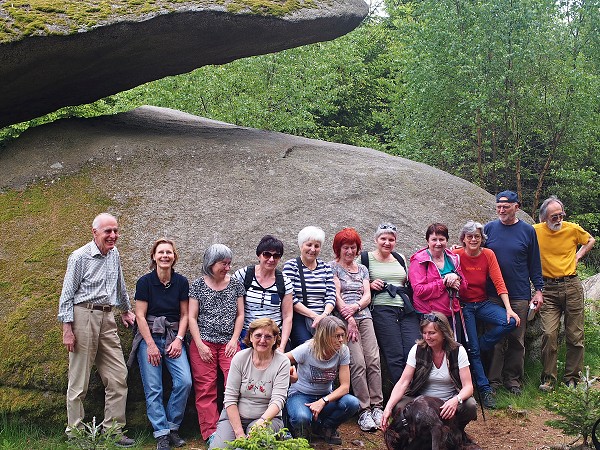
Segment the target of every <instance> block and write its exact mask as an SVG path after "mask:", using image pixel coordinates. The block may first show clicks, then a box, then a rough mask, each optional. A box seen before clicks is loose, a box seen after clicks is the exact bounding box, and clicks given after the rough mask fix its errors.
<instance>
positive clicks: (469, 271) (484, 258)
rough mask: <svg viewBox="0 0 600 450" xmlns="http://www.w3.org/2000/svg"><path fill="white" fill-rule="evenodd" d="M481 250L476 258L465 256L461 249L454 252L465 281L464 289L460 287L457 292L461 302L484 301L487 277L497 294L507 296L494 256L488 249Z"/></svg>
mask: <svg viewBox="0 0 600 450" xmlns="http://www.w3.org/2000/svg"><path fill="white" fill-rule="evenodd" d="M481 250H482V251H481V253H480V254H479V256H476V257H471V256H469V255H467V254H466V252H465V250H464V249H463V248H459V249H457V250H455V253H456V254H457V255H460V267H461V268H462V270H463V273H464V275H465V277H466V279H467V287H466V289H464V288H463V287H462V285H461V289H460V291H459V295H460V299H461V301H463V302H467V303H473V302H481V301H483V300H486V299H487V292H486V282H487V279H488V277H489V278H490V279H491V280H492V282H493V283H494V286H495V287H496V291H497V292H498V294H508V290H507V289H506V285H505V284H504V279H503V278H502V272H500V266H499V265H498V260H497V259H496V255H495V254H494V252H493V251H492V250H490V249H489V248H482V249H481Z"/></svg>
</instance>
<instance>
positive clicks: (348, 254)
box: [340, 243, 358, 265]
mask: <svg viewBox="0 0 600 450" xmlns="http://www.w3.org/2000/svg"><path fill="white" fill-rule="evenodd" d="M357 256H358V246H357V245H356V243H354V244H342V247H341V248H340V259H341V260H342V262H343V263H344V264H348V265H350V264H352V261H354V260H355V259H356V257H357Z"/></svg>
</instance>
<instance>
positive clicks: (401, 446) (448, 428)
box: [384, 395, 481, 450]
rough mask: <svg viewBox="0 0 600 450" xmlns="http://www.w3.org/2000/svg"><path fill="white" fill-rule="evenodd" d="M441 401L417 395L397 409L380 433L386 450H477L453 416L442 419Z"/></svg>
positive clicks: (478, 449)
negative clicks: (391, 419)
mask: <svg viewBox="0 0 600 450" xmlns="http://www.w3.org/2000/svg"><path fill="white" fill-rule="evenodd" d="M443 404H444V401H443V400H440V399H439V398H434V397H426V396H424V395H420V396H419V397H417V398H415V399H414V400H413V401H411V402H410V403H407V404H406V406H405V407H404V409H403V410H401V411H398V412H397V413H396V415H395V416H394V419H393V421H392V423H391V424H390V426H389V427H388V428H387V430H386V431H385V434H384V438H385V443H386V445H387V448H388V450H429V449H431V450H481V448H480V447H479V446H477V445H476V444H474V443H473V442H472V441H471V440H470V439H469V438H468V437H467V435H466V434H465V432H464V431H463V430H461V429H460V428H459V426H458V425H457V423H456V420H455V418H452V419H450V420H442V419H441V418H440V407H441V406H442V405H443Z"/></svg>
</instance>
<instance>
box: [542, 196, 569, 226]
mask: <svg viewBox="0 0 600 450" xmlns="http://www.w3.org/2000/svg"><path fill="white" fill-rule="evenodd" d="M551 203H558V204H559V205H560V207H561V209H562V211H563V212H565V205H563V202H561V201H560V200H559V199H558V197H557V196H556V195H551V196H550V197H548V198H547V199H546V200H544V203H542V206H540V222H545V221H546V220H547V219H548V206H550V204H551Z"/></svg>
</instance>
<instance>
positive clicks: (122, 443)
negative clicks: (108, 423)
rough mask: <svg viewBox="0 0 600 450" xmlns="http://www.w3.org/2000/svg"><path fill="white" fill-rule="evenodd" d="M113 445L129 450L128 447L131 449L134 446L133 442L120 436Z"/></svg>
mask: <svg viewBox="0 0 600 450" xmlns="http://www.w3.org/2000/svg"><path fill="white" fill-rule="evenodd" d="M115 445H116V446H117V447H123V448H129V447H133V446H134V445H135V440H133V439H131V438H129V437H127V436H125V435H124V434H122V435H121V436H120V437H119V440H118V441H116V442H115Z"/></svg>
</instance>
